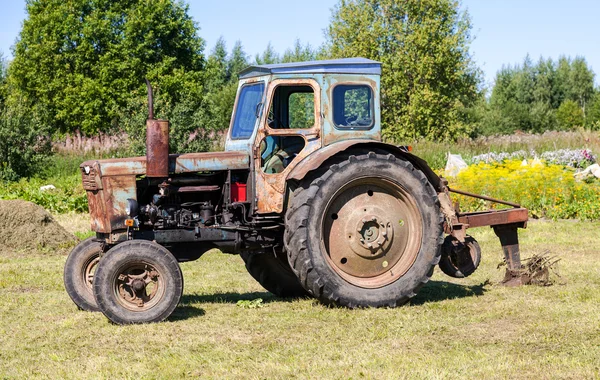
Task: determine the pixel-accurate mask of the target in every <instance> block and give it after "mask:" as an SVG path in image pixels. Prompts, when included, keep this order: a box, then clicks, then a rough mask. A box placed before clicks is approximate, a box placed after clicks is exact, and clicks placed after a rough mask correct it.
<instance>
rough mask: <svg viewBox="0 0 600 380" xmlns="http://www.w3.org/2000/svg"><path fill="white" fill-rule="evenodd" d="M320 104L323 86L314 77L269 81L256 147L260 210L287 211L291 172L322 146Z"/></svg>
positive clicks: (254, 154)
mask: <svg viewBox="0 0 600 380" xmlns="http://www.w3.org/2000/svg"><path fill="white" fill-rule="evenodd" d="M320 105H321V88H320V86H319V84H318V82H317V81H316V80H314V79H310V78H306V79H278V80H274V81H272V82H270V83H269V87H268V90H267V102H266V104H265V107H264V111H263V116H262V118H261V125H260V126H259V130H258V133H257V136H256V139H255V141H254V148H253V156H254V165H255V168H254V169H255V173H256V174H255V178H256V186H255V194H256V199H255V205H256V212H258V213H281V212H282V211H283V204H284V199H285V195H286V178H287V175H288V174H289V172H290V171H291V170H292V169H293V168H294V167H295V166H296V165H298V163H299V162H300V161H302V159H303V158H305V157H306V156H308V155H309V154H310V153H312V152H314V151H315V150H317V149H319V148H320V147H321V139H320V132H321V120H322V119H321V116H320V115H321V109H320Z"/></svg>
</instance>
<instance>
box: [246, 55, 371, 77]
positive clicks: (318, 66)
mask: <svg viewBox="0 0 600 380" xmlns="http://www.w3.org/2000/svg"><path fill="white" fill-rule="evenodd" d="M325 73H327V74H359V75H361V74H362V75H381V63H379V62H377V61H372V60H370V59H366V58H342V59H330V60H325V61H308V62H293V63H278V64H273V65H256V66H250V67H247V68H245V69H244V70H242V71H241V72H240V79H245V78H252V77H258V76H263V75H270V74H325Z"/></svg>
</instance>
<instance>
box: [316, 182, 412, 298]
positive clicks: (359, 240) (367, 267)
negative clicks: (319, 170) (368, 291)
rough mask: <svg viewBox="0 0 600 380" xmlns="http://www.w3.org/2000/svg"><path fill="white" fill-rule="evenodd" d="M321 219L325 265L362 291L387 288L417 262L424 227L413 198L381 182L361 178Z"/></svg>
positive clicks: (335, 199)
mask: <svg viewBox="0 0 600 380" xmlns="http://www.w3.org/2000/svg"><path fill="white" fill-rule="evenodd" d="M326 210H327V211H326V213H325V215H324V216H323V223H322V232H323V235H322V236H323V245H324V248H325V252H326V254H327V260H328V262H329V265H330V266H331V267H332V269H333V270H335V271H336V272H337V273H338V274H339V275H340V276H341V277H342V278H344V279H345V280H346V281H348V282H350V283H352V284H354V285H357V286H360V287H365V288H378V287H381V286H384V285H387V284H390V283H392V282H394V281H396V280H397V279H398V278H400V277H401V276H402V275H404V274H405V273H406V272H407V271H408V269H410V267H411V266H412V265H413V263H414V262H415V260H416V258H417V256H418V254H419V250H420V247H421V240H422V236H423V223H422V219H421V214H420V212H419V209H418V207H417V204H416V202H415V199H414V198H413V197H412V195H410V194H409V193H408V192H407V191H406V190H405V189H404V188H403V187H402V186H400V185H398V184H396V183H393V182H391V181H389V180H386V179H383V178H361V179H357V180H354V181H351V182H350V183H348V184H346V185H345V186H343V187H342V188H341V189H340V190H338V191H337V192H336V194H335V195H334V196H333V197H332V199H331V201H330V202H329V204H328V206H327V208H326Z"/></svg>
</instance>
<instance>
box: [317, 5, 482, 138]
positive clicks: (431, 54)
mask: <svg viewBox="0 0 600 380" xmlns="http://www.w3.org/2000/svg"><path fill="white" fill-rule="evenodd" d="M470 30H471V20H470V18H469V16H468V14H467V13H466V12H463V13H461V12H460V11H459V3H458V2H457V1H452V0H427V1H421V0H408V1H402V2H398V1H394V0H342V1H341V2H340V3H339V4H338V5H337V6H336V8H335V9H334V11H333V17H332V20H331V24H330V26H329V29H328V30H327V43H328V45H327V50H328V54H329V55H330V56H331V57H338V58H341V57H365V58H370V59H374V60H378V61H381V62H382V64H383V68H382V70H383V72H382V77H381V88H382V89H381V92H382V93H381V104H382V126H383V129H384V136H385V137H386V138H387V139H389V140H392V141H401V140H404V139H407V138H411V139H414V138H420V137H425V138H429V139H455V138H457V137H459V136H465V135H469V134H470V133H471V132H472V127H471V125H470V123H468V117H469V116H468V113H469V112H468V110H469V108H470V107H472V106H474V105H475V103H476V101H477V99H478V97H479V89H478V86H479V84H480V81H481V80H480V77H481V74H480V71H479V69H477V68H476V66H475V65H474V62H473V61H472V59H471V56H470V55H469V44H470V41H471V35H470Z"/></svg>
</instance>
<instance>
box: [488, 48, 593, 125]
mask: <svg viewBox="0 0 600 380" xmlns="http://www.w3.org/2000/svg"><path fill="white" fill-rule="evenodd" d="M593 85H594V73H593V72H592V70H591V69H590V68H589V67H588V66H587V63H586V61H585V59H584V58H582V57H576V58H575V59H570V58H567V57H564V56H563V57H560V58H559V59H558V61H557V62H554V61H553V60H551V59H544V58H540V59H539V61H538V62H537V64H535V65H534V64H533V63H532V62H531V59H530V57H529V56H527V57H525V60H524V61H523V64H522V65H515V66H504V67H503V68H502V69H501V70H500V71H498V73H497V74H496V79H495V84H494V87H493V89H492V93H491V96H490V100H489V104H488V105H487V112H486V113H485V115H484V116H483V118H484V120H485V121H484V122H483V123H482V125H481V127H480V128H479V130H478V132H479V133H482V134H485V135H490V134H508V133H513V132H515V131H517V130H520V131H527V132H543V131H546V130H556V129H569V128H572V127H573V126H583V125H584V124H586V125H588V126H590V125H592V124H593V123H594V122H595V121H596V120H600V118H598V116H600V115H597V114H595V112H594V111H592V110H591V109H590V108H593V105H592V104H590V102H593V99H594V88H593ZM561 107H562V108H561ZM575 107H578V108H579V111H577V110H575Z"/></svg>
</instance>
